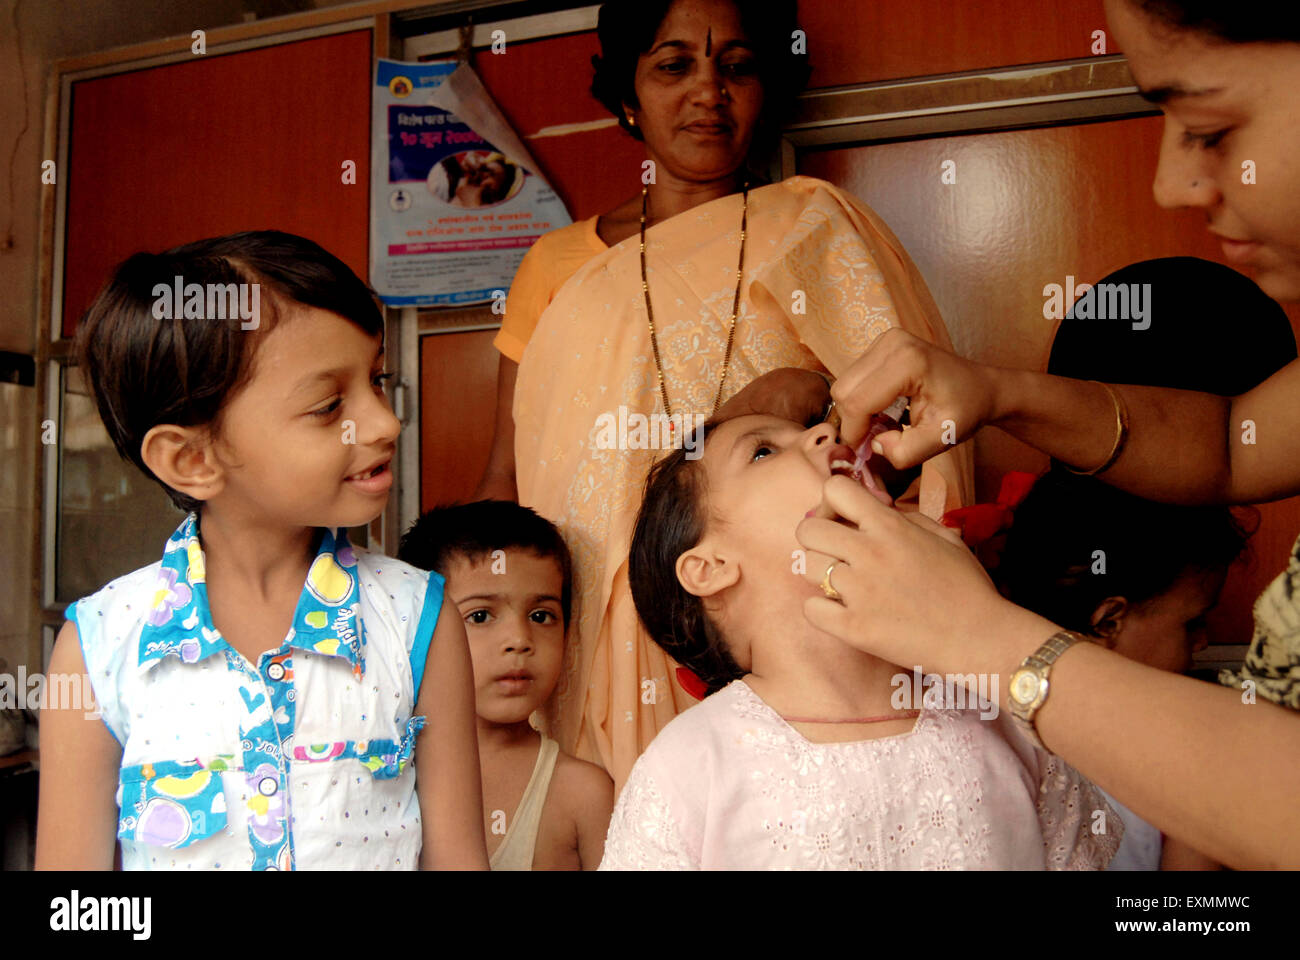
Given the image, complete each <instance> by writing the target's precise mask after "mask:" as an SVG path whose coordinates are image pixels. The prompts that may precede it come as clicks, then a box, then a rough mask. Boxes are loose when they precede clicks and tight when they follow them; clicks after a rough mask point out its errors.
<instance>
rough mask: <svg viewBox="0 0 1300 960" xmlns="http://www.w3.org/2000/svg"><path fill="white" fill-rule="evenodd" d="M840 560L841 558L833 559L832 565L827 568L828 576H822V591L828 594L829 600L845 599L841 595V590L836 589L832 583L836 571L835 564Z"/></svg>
mask: <svg viewBox="0 0 1300 960" xmlns="http://www.w3.org/2000/svg"><path fill="white" fill-rule="evenodd" d="M839 562H840V561H839V560H832V561H831V565H830V566H829V567H827V568H826V576H824V577H822V583H821V587H822V593H824V594H826V598H827V599H828V600H842V599H843V597H841V596H840V592H839V591H838V590H836V589H835V585H834V584H833V583H831V574H832V573H833V572H834V571H835V565H836V564H837V563H839Z"/></svg>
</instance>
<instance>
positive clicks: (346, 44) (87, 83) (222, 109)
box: [63, 30, 371, 335]
mask: <svg viewBox="0 0 1300 960" xmlns="http://www.w3.org/2000/svg"><path fill="white" fill-rule="evenodd" d="M370 63H371V34H370V31H369V30H360V31H353V32H350V33H344V34H336V35H333V36H326V37H319V38H315V39H311V40H300V41H297V42H294V43H285V44H278V45H276V46H271V47H263V48H258V49H254V50H247V51H243V52H240V53H233V54H227V55H222V56H210V57H198V56H196V57H195V58H194V59H193V60H192V61H185V62H181V63H175V64H169V65H166V66H162V67H154V68H150V69H147V70H137V71H134V72H132V73H126V74H118V75H114V76H106V77H100V78H96V79H91V80H82V81H79V82H78V83H76V84H75V85H74V87H73V100H72V117H71V140H70V143H71V149H70V158H71V160H70V166H71V169H70V170H68V171H67V177H68V217H67V245H66V259H65V266H64V287H63V289H64V301H63V308H64V309H63V331H64V334H65V335H70V334H71V333H72V332H73V330H74V329H75V326H76V323H77V320H78V319H79V318H80V317H81V314H82V313H83V312H84V311H85V309H86V307H88V306H89V305H90V301H91V300H92V299H93V298H94V295H95V294H96V293H97V292H98V290H99V288H100V287H101V286H102V285H103V283H104V281H105V280H106V279H107V278H108V275H109V273H110V272H111V270H112V268H113V267H114V266H115V265H116V264H117V263H119V262H120V261H121V260H123V259H124V258H125V257H127V256H129V255H130V254H132V253H135V252H136V251H139V250H150V251H155V252H157V251H161V250H164V249H166V248H168V247H171V246H175V245H177V244H180V243H186V242H188V241H191V240H197V239H200V238H203V237H209V236H216V235H219V234H223V233H231V232H234V231H238V230H254V229H267V228H273V229H278V230H286V231H289V232H291V233H298V234H302V235H303V236H306V237H309V238H311V239H313V240H315V241H316V242H318V243H320V244H321V245H322V246H324V247H325V248H326V249H328V250H330V252H332V253H334V254H335V255H337V256H338V257H339V258H340V259H342V260H343V261H344V262H345V263H347V264H348V266H350V267H351V268H352V269H353V270H355V271H356V272H357V274H359V275H360V276H361V277H363V278H364V277H365V276H366V275H367V272H368V271H367V259H368V250H367V245H368V237H369V209H370V208H369V202H368V199H367V194H368V191H369V183H370ZM345 160H353V161H355V162H356V183H355V184H344V183H343V182H342V172H343V168H342V164H343V161H345Z"/></svg>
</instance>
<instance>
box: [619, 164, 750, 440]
mask: <svg viewBox="0 0 1300 960" xmlns="http://www.w3.org/2000/svg"><path fill="white" fill-rule="evenodd" d="M649 205H650V187H649V186H648V185H647V186H644V187H642V188H641V292H642V293H643V294H644V295H645V315H646V320H647V321H648V322H649V324H650V347H651V349H652V350H653V351H654V357H655V370H656V371H657V372H658V374H659V396H660V397H661V398H662V399H663V402H664V413H666V414H667V415H668V418H669V420H668V429H669V431H670V432H673V433H675V432H676V430H677V425H676V424H675V423H673V421H672V415H673V408H672V405H671V404H670V403H669V402H668V388H667V387H666V386H665V385H664V365H663V361H662V360H661V359H660V357H659V339H658V337H656V336H655V314H654V309H653V308H652V307H651V306H650V279H649V277H648V276H647V275H646V269H645V223H646V211H647V210H648V209H649ZM748 224H749V181H748V180H747V181H745V185H744V187H743V194H742V196H741V207H740V258H739V261H738V262H737V263H736V295H735V297H734V298H733V299H732V301H731V323H730V325H729V327H728V329H727V352H726V354H724V355H723V358H722V378H721V379H720V380H719V381H718V393H717V395H716V396H715V397H714V398H713V413H717V412H718V404H719V403H721V402H722V388H723V386H724V385H725V384H726V382H727V368H728V367H729V366H730V365H731V348H732V345H733V344H734V343H735V340H736V316H737V315H738V314H739V313H740V278H741V275H742V274H743V273H744V270H745V231H746V228H747V226H748Z"/></svg>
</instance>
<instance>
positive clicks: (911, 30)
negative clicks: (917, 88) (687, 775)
mask: <svg viewBox="0 0 1300 960" xmlns="http://www.w3.org/2000/svg"><path fill="white" fill-rule="evenodd" d="M799 22H800V25H801V26H802V27H803V29H804V30H805V31H806V32H807V34H808V56H809V58H810V60H811V62H812V70H813V73H812V85H813V86H817V87H832V86H839V85H841V84H847V83H870V82H874V81H877V80H890V79H894V78H897V77H919V76H927V75H929V74H934V73H957V72H960V71H965V70H980V69H984V68H986V67H1002V66H1010V65H1012V64H1021V63H1041V62H1043V61H1045V60H1072V59H1076V58H1079V57H1090V56H1092V55H1093V54H1092V44H1093V39H1092V32H1093V31H1094V30H1105V31H1106V34H1107V38H1106V52H1107V53H1108V54H1113V53H1118V52H1120V51H1119V49H1118V48H1117V47H1115V46H1114V44H1113V41H1112V40H1111V38H1110V31H1109V28H1108V27H1107V26H1106V17H1105V15H1104V12H1103V9H1102V0H1050V2H1044V0H960V2H953V0H850V2H845V0H800V3H799Z"/></svg>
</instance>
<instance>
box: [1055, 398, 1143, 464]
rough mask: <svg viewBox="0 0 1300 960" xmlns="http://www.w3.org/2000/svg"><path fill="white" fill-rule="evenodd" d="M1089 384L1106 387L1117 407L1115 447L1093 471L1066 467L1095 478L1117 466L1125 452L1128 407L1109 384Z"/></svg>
mask: <svg viewBox="0 0 1300 960" xmlns="http://www.w3.org/2000/svg"><path fill="white" fill-rule="evenodd" d="M1088 382H1089V383H1095V384H1098V385H1099V386H1102V387H1104V388H1105V389H1106V393H1108V394H1109V395H1110V401H1111V403H1113V404H1114V405H1115V445H1114V446H1113V447H1111V448H1110V456H1108V457H1107V458H1106V459H1105V461H1103V463H1102V465H1101V466H1099V467H1093V468H1092V469H1091V470H1076V469H1074V467H1071V466H1069V465H1068V464H1067V465H1066V469H1067V470H1069V471H1070V472H1071V473H1076V474H1078V475H1079V476H1081V477H1095V476H1097V475H1098V474H1101V473H1105V472H1106V471H1107V470H1109V469H1110V468H1111V467H1113V466H1114V465H1115V461H1116V460H1118V459H1119V455H1120V454H1121V453H1123V452H1124V445H1125V444H1126V443H1127V442H1128V407H1127V406H1126V405H1125V404H1124V398H1123V397H1121V396H1120V395H1119V393H1118V392H1117V391H1116V390H1115V388H1114V387H1112V386H1111V385H1110V384H1109V383H1102V382H1101V381H1100V380H1089V381H1088Z"/></svg>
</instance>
